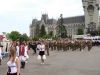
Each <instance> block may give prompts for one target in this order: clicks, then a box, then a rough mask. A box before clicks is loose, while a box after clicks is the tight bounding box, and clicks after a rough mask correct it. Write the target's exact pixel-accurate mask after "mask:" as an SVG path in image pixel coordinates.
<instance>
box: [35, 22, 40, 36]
mask: <svg viewBox="0 0 100 75" xmlns="http://www.w3.org/2000/svg"><path fill="white" fill-rule="evenodd" d="M39 32H40V26H39V24H37V25H36V29H35V34H36V36H39Z"/></svg>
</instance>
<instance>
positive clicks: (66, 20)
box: [63, 16, 85, 24]
mask: <svg viewBox="0 0 100 75" xmlns="http://www.w3.org/2000/svg"><path fill="white" fill-rule="evenodd" d="M63 21H64V24H71V23H82V22H85V17H84V16H75V17H69V18H63Z"/></svg>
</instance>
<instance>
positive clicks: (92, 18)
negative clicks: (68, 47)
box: [30, 0, 100, 38]
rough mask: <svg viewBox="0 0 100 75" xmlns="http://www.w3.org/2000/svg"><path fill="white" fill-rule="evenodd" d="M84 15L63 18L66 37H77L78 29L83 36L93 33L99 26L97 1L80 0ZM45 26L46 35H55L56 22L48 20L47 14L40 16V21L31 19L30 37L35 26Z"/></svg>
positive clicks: (34, 33) (34, 32)
mask: <svg viewBox="0 0 100 75" xmlns="http://www.w3.org/2000/svg"><path fill="white" fill-rule="evenodd" d="M82 3H83V9H84V15H82V16H75V17H67V18H63V25H64V26H65V28H66V30H67V36H71V37H72V36H74V35H77V33H78V29H83V31H84V34H86V33H87V32H90V31H95V30H96V29H97V28H98V27H99V26H100V18H99V0H82ZM37 25H39V27H41V26H42V25H44V26H45V30H46V32H47V33H50V32H53V34H54V36H56V35H57V26H58V20H56V19H53V18H52V19H49V17H48V14H42V17H41V20H37V19H33V21H32V24H31V25H30V37H31V38H33V37H34V36H35V35H36V26H37Z"/></svg>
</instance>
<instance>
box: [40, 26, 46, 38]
mask: <svg viewBox="0 0 100 75" xmlns="http://www.w3.org/2000/svg"><path fill="white" fill-rule="evenodd" d="M45 35H46V30H45V26H44V25H42V26H41V29H40V33H39V37H44V36H45Z"/></svg>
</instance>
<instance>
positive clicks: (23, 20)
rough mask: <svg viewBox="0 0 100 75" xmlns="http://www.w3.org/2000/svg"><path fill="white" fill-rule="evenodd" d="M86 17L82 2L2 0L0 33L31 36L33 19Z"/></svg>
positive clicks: (73, 0) (67, 0) (75, 0)
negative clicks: (17, 33) (42, 17)
mask: <svg viewBox="0 0 100 75" xmlns="http://www.w3.org/2000/svg"><path fill="white" fill-rule="evenodd" d="M45 13H46V14H48V16H49V18H54V19H58V18H59V16H60V14H63V17H71V16H78V15H84V11H83V8H82V0H0V33H2V32H6V33H10V32H11V31H18V32H20V33H27V34H28V35H29V26H30V24H31V23H32V19H34V18H36V19H38V20H40V19H41V15H42V14H45Z"/></svg>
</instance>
